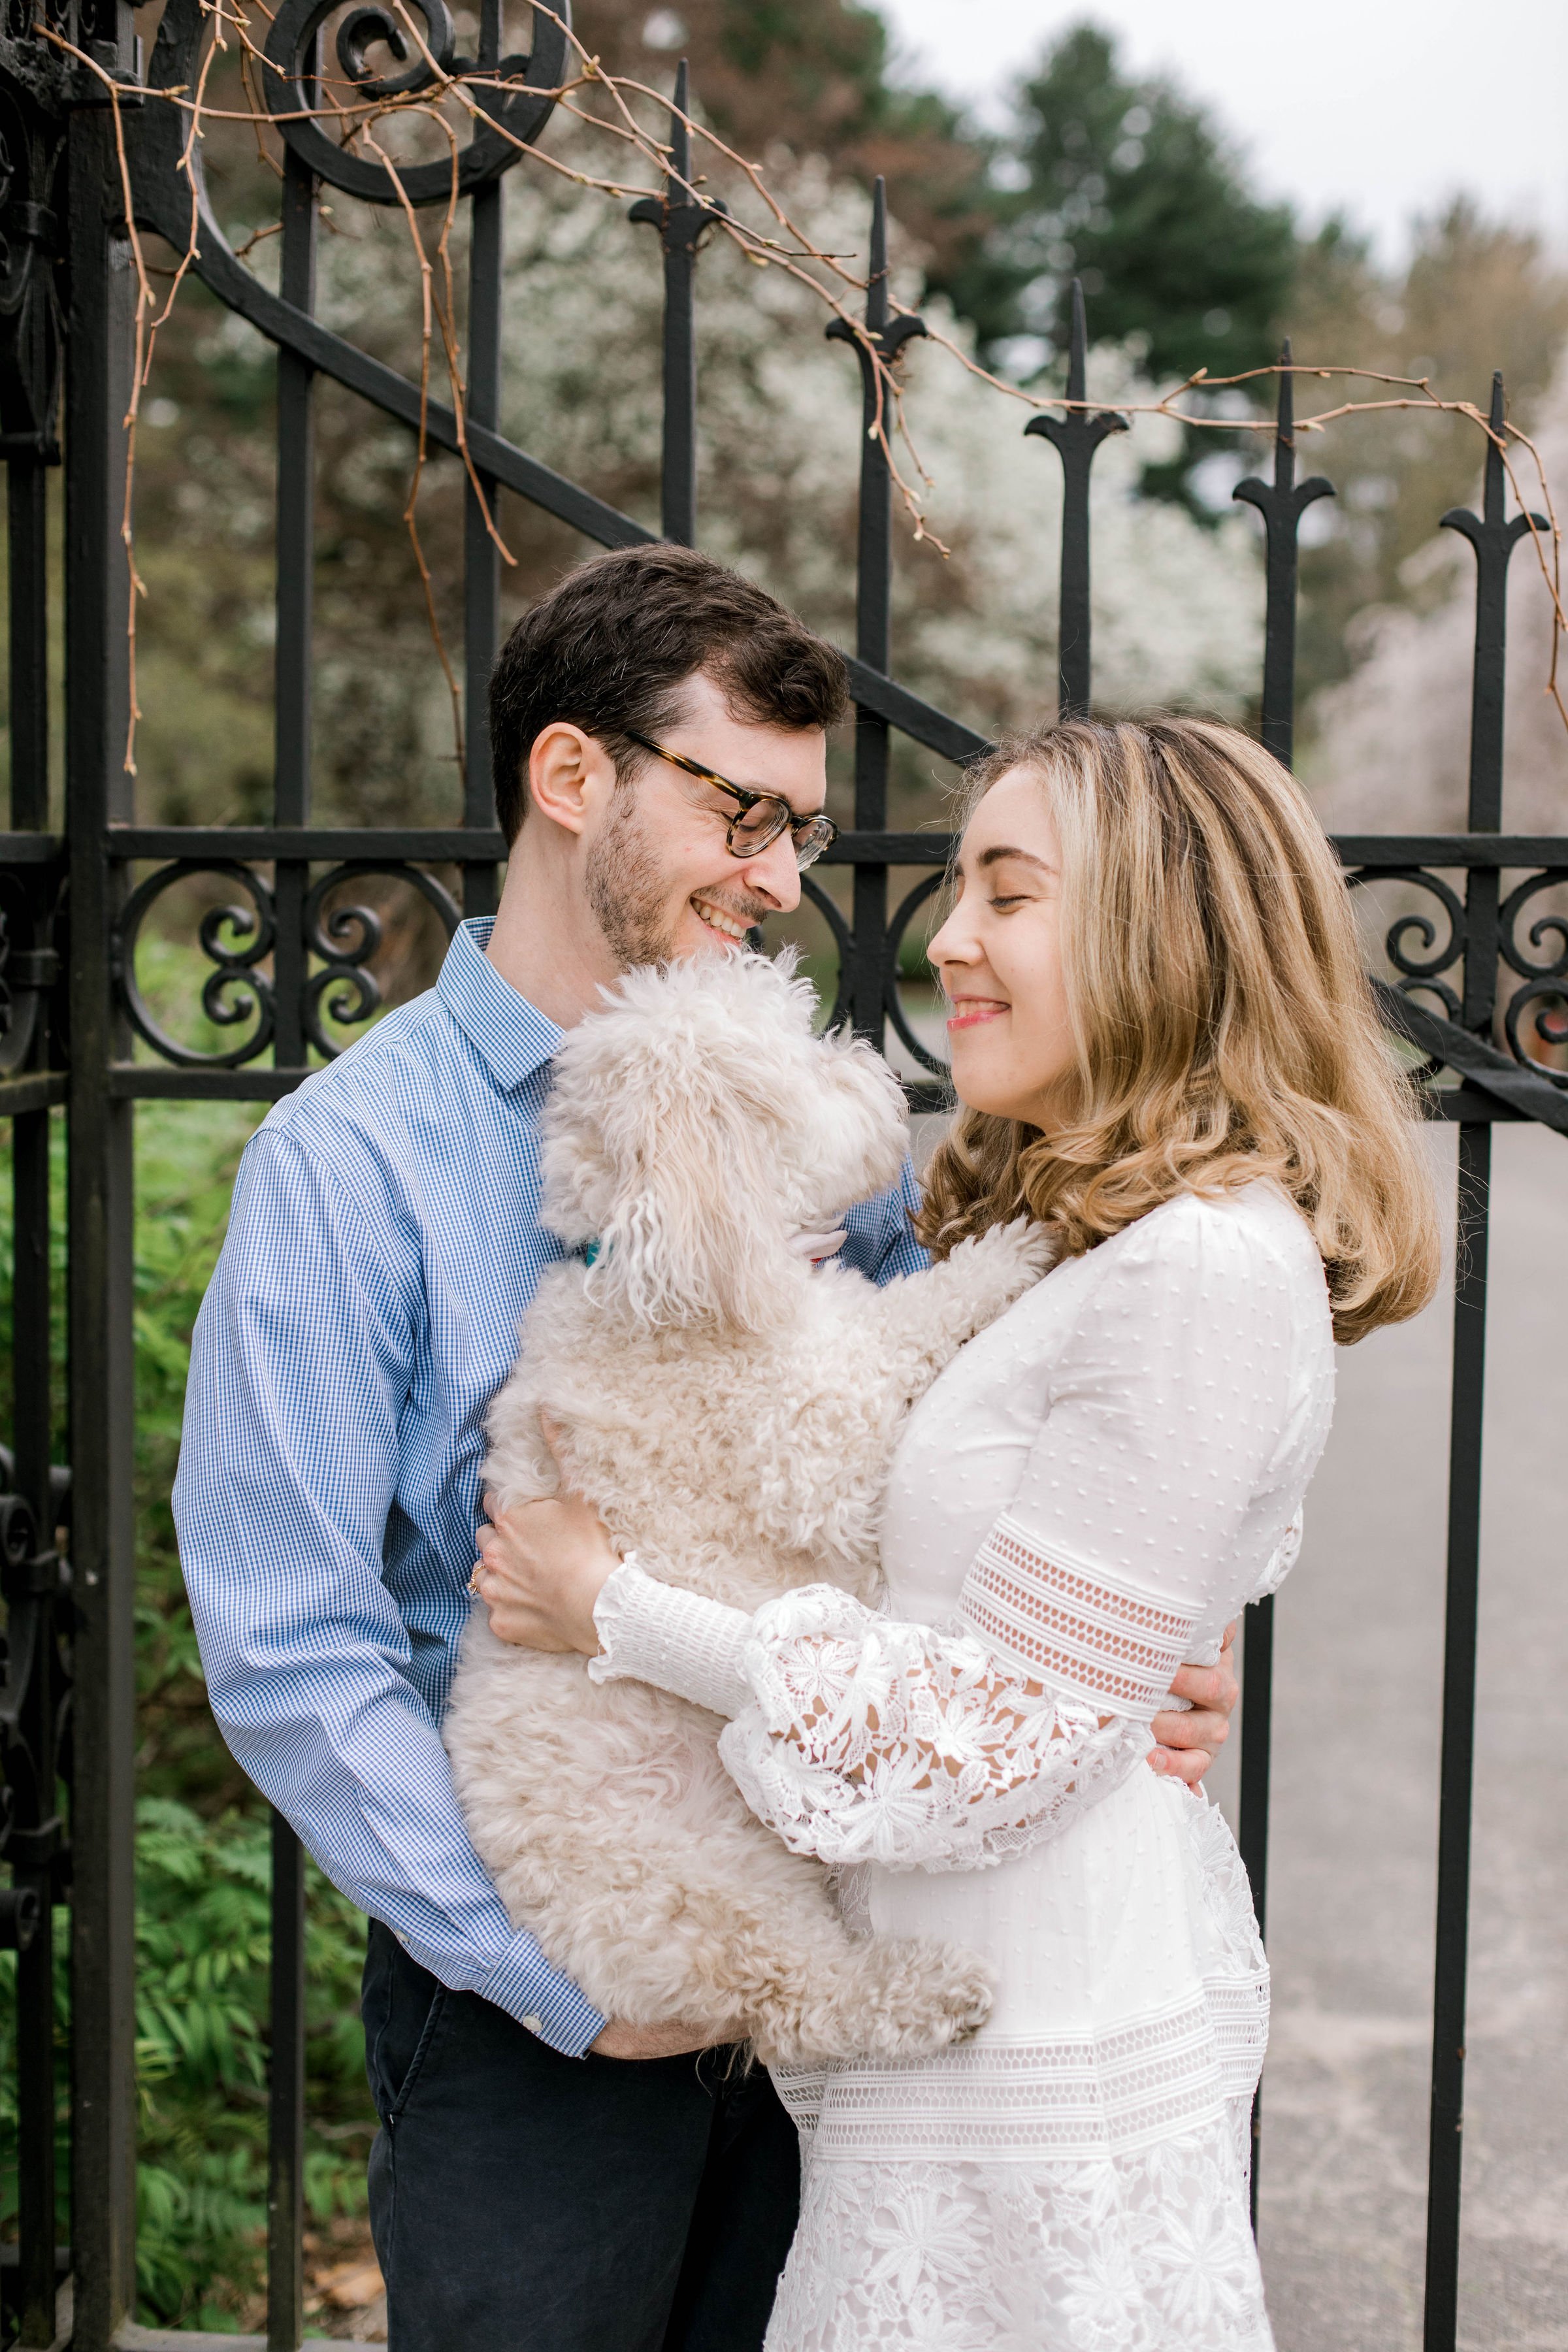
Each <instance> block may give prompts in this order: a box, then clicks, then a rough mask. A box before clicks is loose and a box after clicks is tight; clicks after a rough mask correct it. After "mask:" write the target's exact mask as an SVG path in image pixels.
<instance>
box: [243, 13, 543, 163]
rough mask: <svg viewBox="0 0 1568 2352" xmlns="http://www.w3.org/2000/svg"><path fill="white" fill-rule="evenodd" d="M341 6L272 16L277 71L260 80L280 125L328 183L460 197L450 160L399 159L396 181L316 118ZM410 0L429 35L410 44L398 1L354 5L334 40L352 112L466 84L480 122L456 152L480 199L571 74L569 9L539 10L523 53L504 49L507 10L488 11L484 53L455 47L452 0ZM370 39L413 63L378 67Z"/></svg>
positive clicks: (533, 134) (271, 58)
mask: <svg viewBox="0 0 1568 2352" xmlns="http://www.w3.org/2000/svg"><path fill="white" fill-rule="evenodd" d="M338 5H340V0H285V5H283V6H282V7H281V8H279V11H278V14H277V16H275V17H274V18H273V21H272V29H271V31H270V33H269V34H268V38H267V57H268V62H269V64H270V65H271V66H272V68H273V69H274V70H273V71H272V72H271V73H269V74H268V76H267V77H266V78H265V79H264V81H263V84H262V87H263V89H265V91H266V93H267V103H268V107H269V108H270V110H271V111H272V115H273V118H274V120H275V121H276V122H277V125H278V128H279V131H280V132H281V133H282V136H283V137H284V139H285V140H287V142H288V143H289V146H290V147H291V148H292V149H293V151H294V152H295V154H296V155H298V156H299V158H300V162H301V163H306V164H308V165H309V166H310V170H311V171H312V172H314V173H317V175H318V176H319V177H320V178H321V179H322V180H325V181H327V182H329V183H330V184H331V186H333V187H334V188H341V189H342V191H343V193H344V194H346V195H351V196H358V197H359V198H360V199H361V200H362V201H363V203H365V204H370V205H397V204H401V203H403V202H405V201H406V202H407V203H409V204H412V205H435V204H447V203H448V202H449V201H450V199H451V196H452V194H453V164H452V163H451V161H450V160H443V161H439V162H436V163H410V164H408V165H407V166H406V167H404V166H402V165H399V166H398V169H397V172H396V176H395V177H394V175H393V173H391V172H390V171H389V170H388V169H387V167H386V166H385V164H384V163H374V162H372V161H371V159H370V158H369V157H368V156H365V155H360V154H355V153H354V152H353V150H352V146H350V145H340V144H339V142H338V141H337V139H336V138H334V137H331V136H329V134H328V132H327V131H324V130H323V129H322V127H321V122H320V121H318V120H317V116H318V113H319V112H320V111H321V95H320V76H321V68H320V62H319V58H318V51H319V47H320V41H319V36H320V34H321V27H322V26H323V25H324V24H325V23H326V21H327V19H328V17H329V16H332V15H333V14H334V12H335V10H336V8H337V7H338ZM411 5H412V6H413V7H414V8H415V9H416V10H417V12H418V14H419V16H421V17H422V18H423V19H424V25H425V31H424V33H423V36H422V37H419V38H416V40H414V41H410V39H409V38H408V37H407V34H406V33H405V29H404V27H403V26H400V25H399V24H398V23H397V21H396V19H395V16H394V15H393V13H392V11H391V10H390V9H388V8H384V7H380V6H365V7H357V8H353V9H352V10H351V11H350V13H349V14H348V16H345V17H344V19H343V21H342V25H341V26H339V28H338V36H337V40H336V43H335V45H334V46H335V52H336V59H337V66H338V68H339V72H340V73H341V74H342V78H343V80H344V81H346V83H347V84H348V89H349V103H350V105H352V107H353V110H355V111H356V112H357V111H358V110H361V109H365V110H374V108H376V107H377V106H380V105H384V106H386V107H388V109H389V110H390V109H391V108H392V107H394V106H395V103H396V101H397V100H399V99H404V98H412V97H416V96H417V95H418V94H419V93H420V92H421V91H424V90H426V89H429V90H438V89H439V87H440V85H441V83H442V82H443V80H445V79H448V78H449V79H452V80H454V81H464V82H466V83H467V84H468V89H469V94H470V96H471V97H472V100H473V102H474V105H475V107H476V108H477V109H478V110H479V116H480V117H482V118H483V121H480V122H479V123H477V125H476V128H475V131H474V136H473V138H472V139H471V140H470V141H469V142H468V145H467V146H466V147H464V148H463V149H461V151H460V152H459V153H458V158H457V194H458V195H459V196H468V195H472V194H473V193H474V191H475V189H476V188H481V187H484V186H486V185H487V184H489V182H490V181H491V180H494V179H496V178H498V177H499V176H500V173H502V172H504V171H506V170H507V169H508V168H509V166H510V165H511V164H513V163H516V161H517V159H518V157H519V155H520V154H521V152H522V150H523V148H524V147H525V146H528V145H530V144H531V142H533V141H534V140H536V139H537V138H538V136H539V134H540V132H541V131H542V130H543V128H544V126H545V124H546V122H548V121H549V120H550V116H551V113H552V110H553V108H554V105H555V93H556V91H557V90H558V89H560V87H561V85H562V83H563V81H564V80H565V79H566V26H567V24H568V23H570V20H571V12H570V8H569V7H568V5H567V0H559V6H558V9H557V10H556V11H553V12H552V11H550V10H546V9H542V8H535V9H534V11H533V46H532V47H531V49H530V51H529V54H528V55H527V57H526V58H522V57H510V58H503V57H500V56H499V55H498V54H496V52H497V51H498V50H499V47H500V31H499V26H500V10H499V9H489V8H487V9H486V10H485V11H484V12H483V21H484V25H485V28H486V29H485V33H484V35H483V37H481V39H480V43H479V57H478V58H477V59H476V58H460V57H458V56H457V55H455V54H454V52H455V47H456V42H457V33H456V29H455V27H454V26H453V23H452V18H451V14H450V11H449V10H448V9H447V5H446V0H411ZM372 47H383V48H385V49H388V50H390V52H391V54H392V56H393V57H394V58H395V60H396V61H397V63H398V64H399V65H401V66H404V67H405V71H404V72H402V73H398V74H390V75H388V74H377V73H375V72H374V71H373V69H372V68H371V65H370V62H369V59H368V58H367V55H366V52H367V50H369V49H371V48H372ZM411 51H412V52H413V55H412V61H410V52H411ZM334 79H335V78H334ZM352 127H353V114H352V113H349V112H347V111H345V112H344V114H343V119H342V129H343V130H344V131H352Z"/></svg>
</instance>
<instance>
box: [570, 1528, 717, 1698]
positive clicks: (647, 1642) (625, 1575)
mask: <svg viewBox="0 0 1568 2352" xmlns="http://www.w3.org/2000/svg"><path fill="white" fill-rule="evenodd" d="M594 1624H595V1629H596V1631H597V1633H598V1636H599V1645H600V1646H599V1655H598V1656H597V1657H596V1658H590V1659H589V1661H588V1675H589V1679H590V1680H591V1681H593V1682H596V1683H607V1682H621V1681H626V1680H630V1681H633V1682H639V1683H652V1684H654V1685H656V1686H657V1687H658V1689H659V1690H667V1691H673V1692H674V1693H675V1695H676V1696H677V1697H678V1698H689V1699H691V1700H692V1701H693V1702H694V1703H695V1704H696V1705H697V1706H705V1707H707V1708H708V1709H709V1710H710V1713H712V1714H714V1715H722V1716H726V1717H729V1716H736V1715H743V1714H744V1713H745V1710H746V1709H747V1707H749V1706H752V1704H753V1703H754V1701H753V1694H752V1685H751V1684H750V1682H749V1681H748V1680H747V1678H746V1672H745V1668H744V1666H743V1664H742V1657H743V1655H744V1652H745V1647H746V1643H747V1642H748V1641H749V1640H750V1639H751V1634H752V1620H751V1618H750V1617H749V1616H748V1615H747V1614H746V1612H745V1611H744V1610H743V1609H727V1608H726V1607H725V1606H724V1604H723V1602H722V1601H705V1600H704V1599H703V1598H702V1596H701V1595H700V1593H696V1592H682V1591H680V1590H679V1587H677V1586H676V1585H673V1584H660V1583H658V1581H657V1580H655V1579H654V1578H653V1577H651V1576H648V1575H647V1574H645V1572H644V1571H643V1570H641V1569H640V1568H638V1567H637V1563H636V1561H635V1560H632V1559H624V1560H623V1561H622V1562H621V1564H620V1566H619V1568H617V1569H614V1570H612V1571H611V1573H610V1575H609V1576H608V1577H607V1578H606V1579H605V1585H604V1588H603V1590H602V1591H601V1592H600V1594H599V1598H598V1600H597V1601H596V1602H595V1606H594Z"/></svg>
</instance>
